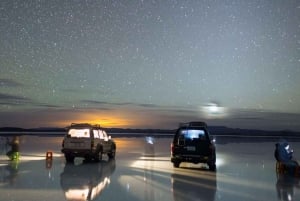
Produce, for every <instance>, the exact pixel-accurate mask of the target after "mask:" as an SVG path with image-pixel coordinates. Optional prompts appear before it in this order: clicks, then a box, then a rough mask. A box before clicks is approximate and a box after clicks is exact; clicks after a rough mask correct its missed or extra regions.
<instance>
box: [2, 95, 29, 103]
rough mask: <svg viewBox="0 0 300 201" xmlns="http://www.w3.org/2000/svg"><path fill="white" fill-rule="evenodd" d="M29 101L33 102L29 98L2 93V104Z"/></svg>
mask: <svg viewBox="0 0 300 201" xmlns="http://www.w3.org/2000/svg"><path fill="white" fill-rule="evenodd" d="M29 103H32V100H31V99H29V98H25V97H22V96H15V95H9V94H3V93H0V105H25V104H29Z"/></svg>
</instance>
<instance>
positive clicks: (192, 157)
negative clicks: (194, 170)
mask: <svg viewBox="0 0 300 201" xmlns="http://www.w3.org/2000/svg"><path fill="white" fill-rule="evenodd" d="M171 162H172V163H173V166H174V167H176V168H178V167H179V165H180V163H181V162H191V163H195V164H197V163H206V164H207V165H208V167H209V169H210V170H213V171H215V170H216V148H215V144H214V143H213V142H212V140H211V137H210V135H209V132H208V130H207V125H206V123H205V122H189V123H183V124H180V125H179V128H178V129H177V131H176V133H175V135H174V139H173V142H172V143H171Z"/></svg>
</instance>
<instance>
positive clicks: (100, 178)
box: [60, 160, 116, 200]
mask: <svg viewBox="0 0 300 201" xmlns="http://www.w3.org/2000/svg"><path fill="white" fill-rule="evenodd" d="M115 169H116V163H115V160H108V161H104V160H102V161H101V162H99V163H91V162H83V163H81V164H78V165H75V164H69V163H67V164H66V165H65V167H64V171H63V172H62V173H61V174H60V184H61V188H62V190H63V191H64V193H65V197H66V199H67V200H94V199H96V198H97V197H99V196H100V195H101V193H102V192H103V190H104V189H105V188H106V187H107V186H108V185H109V183H110V176H111V175H112V174H113V172H114V171H115Z"/></svg>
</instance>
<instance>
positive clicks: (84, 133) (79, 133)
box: [68, 128, 90, 138]
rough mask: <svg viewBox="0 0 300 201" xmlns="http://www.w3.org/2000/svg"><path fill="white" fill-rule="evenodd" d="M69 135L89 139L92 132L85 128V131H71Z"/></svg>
mask: <svg viewBox="0 0 300 201" xmlns="http://www.w3.org/2000/svg"><path fill="white" fill-rule="evenodd" d="M68 135H69V136H70V137H77V138H89V137H90V130H89V129H88V128H85V129H70V130H69V133H68Z"/></svg>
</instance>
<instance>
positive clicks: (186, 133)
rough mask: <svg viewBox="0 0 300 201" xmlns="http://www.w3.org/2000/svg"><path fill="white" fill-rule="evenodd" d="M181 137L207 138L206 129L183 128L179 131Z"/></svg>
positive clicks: (192, 138)
mask: <svg viewBox="0 0 300 201" xmlns="http://www.w3.org/2000/svg"><path fill="white" fill-rule="evenodd" d="M179 135H180V137H181V138H184V139H187V140H194V139H200V140H205V139H206V136H205V131H204V130H200V129H183V130H181V131H180V133H179Z"/></svg>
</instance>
